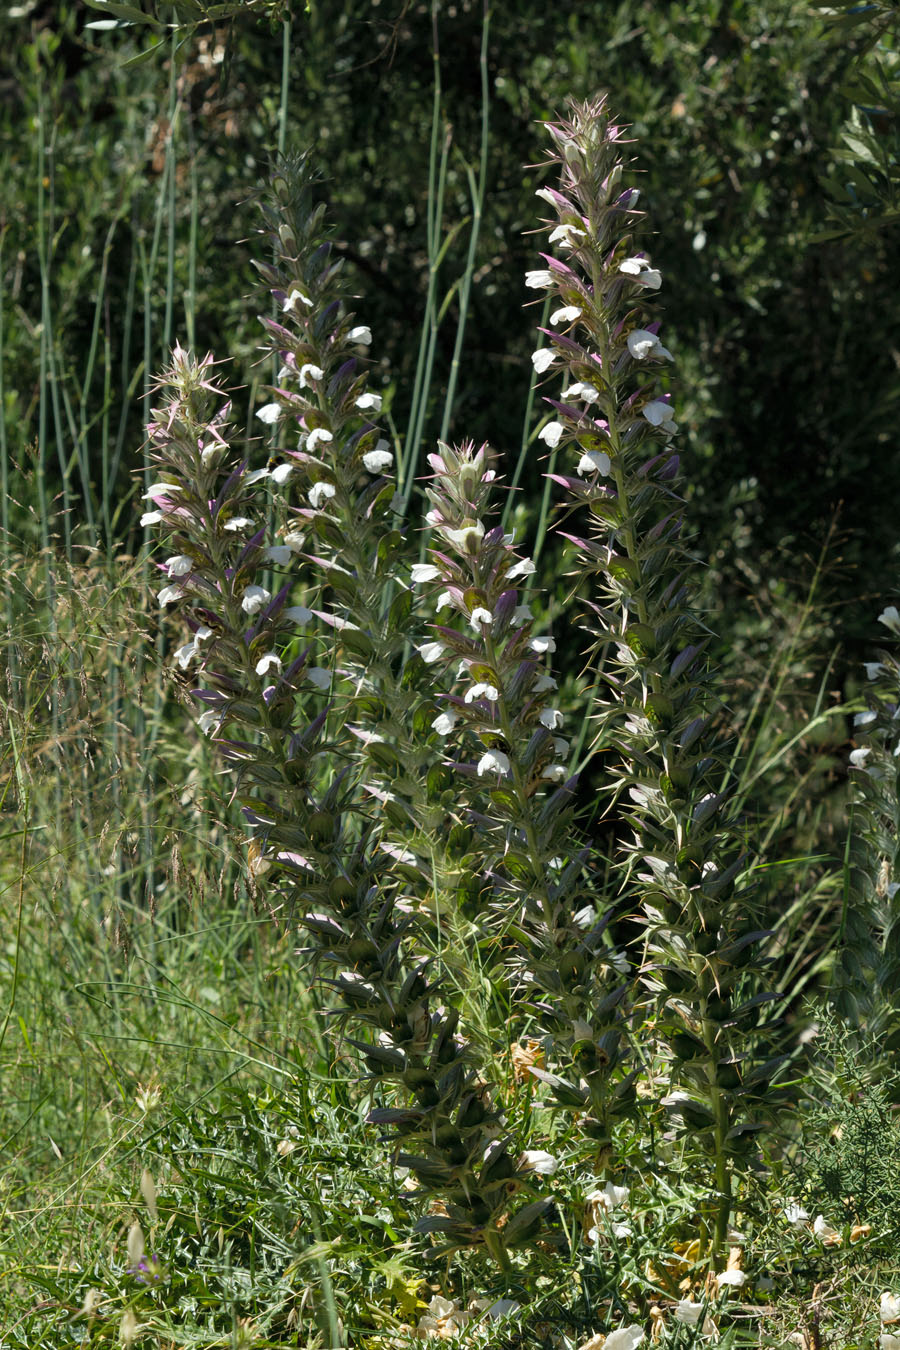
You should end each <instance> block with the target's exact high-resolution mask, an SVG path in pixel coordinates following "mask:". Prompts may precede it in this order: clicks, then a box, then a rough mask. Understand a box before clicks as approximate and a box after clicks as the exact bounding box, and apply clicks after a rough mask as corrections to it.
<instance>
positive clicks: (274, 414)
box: [256, 403, 281, 426]
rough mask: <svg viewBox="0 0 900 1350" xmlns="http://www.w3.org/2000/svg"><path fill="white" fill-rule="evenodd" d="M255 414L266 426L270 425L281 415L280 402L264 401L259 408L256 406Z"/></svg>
mask: <svg viewBox="0 0 900 1350" xmlns="http://www.w3.org/2000/svg"><path fill="white" fill-rule="evenodd" d="M256 415H257V417H258V418H259V420H260V421H261V422H265V424H266V426H271V425H272V424H273V423H274V422H277V421H278V419H279V417H280V416H281V404H280V403H264V404H263V406H262V407H261V408H257V410H256Z"/></svg>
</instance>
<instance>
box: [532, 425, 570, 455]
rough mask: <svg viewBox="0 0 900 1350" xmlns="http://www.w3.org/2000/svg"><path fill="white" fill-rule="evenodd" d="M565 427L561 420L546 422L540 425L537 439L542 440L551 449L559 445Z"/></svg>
mask: <svg viewBox="0 0 900 1350" xmlns="http://www.w3.org/2000/svg"><path fill="white" fill-rule="evenodd" d="M564 431H565V427H564V426H563V424H562V422H548V423H547V424H546V426H543V427H541V429H540V431H539V432H538V440H539V441H543V442H544V444H545V445H548V446H549V447H550V449H551V450H553V449H555V447H556V446H557V445H559V442H560V439H561V438H562V434H563V432H564Z"/></svg>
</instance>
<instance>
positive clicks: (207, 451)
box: [200, 441, 225, 469]
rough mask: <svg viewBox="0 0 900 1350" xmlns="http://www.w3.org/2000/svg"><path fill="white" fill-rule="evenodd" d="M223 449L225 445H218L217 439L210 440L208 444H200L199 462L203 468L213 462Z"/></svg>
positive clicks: (206, 467)
mask: <svg viewBox="0 0 900 1350" xmlns="http://www.w3.org/2000/svg"><path fill="white" fill-rule="evenodd" d="M224 451H225V446H224V445H220V444H219V442H218V441H210V443H209V445H201V447H200V463H201V464H202V465H203V467H204V469H208V468H209V466H210V465H211V464H214V463H215V462H216V460H218V458H219V456H220V455H221V454H223V453H224Z"/></svg>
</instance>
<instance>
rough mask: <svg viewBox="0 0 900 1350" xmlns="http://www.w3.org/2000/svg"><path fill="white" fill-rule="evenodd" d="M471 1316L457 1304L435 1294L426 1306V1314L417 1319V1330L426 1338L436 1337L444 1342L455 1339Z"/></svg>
mask: <svg viewBox="0 0 900 1350" xmlns="http://www.w3.org/2000/svg"><path fill="white" fill-rule="evenodd" d="M471 1316H472V1315H471V1313H468V1312H464V1311H463V1309H462V1308H460V1306H459V1304H458V1303H451V1302H450V1300H449V1299H448V1298H441V1296H440V1294H435V1296H434V1298H433V1299H432V1300H431V1302H430V1303H429V1305H428V1312H427V1313H426V1314H425V1316H424V1317H420V1318H419V1325H418V1330H419V1331H424V1332H425V1334H426V1335H427V1336H437V1337H439V1338H440V1339H441V1340H444V1341H446V1340H449V1339H450V1337H451V1336H453V1337H455V1336H456V1334H457V1332H459V1331H460V1330H461V1329H462V1328H463V1327H464V1326H465V1325H466V1323H467V1322H468V1321H470V1320H471Z"/></svg>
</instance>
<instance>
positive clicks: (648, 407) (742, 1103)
mask: <svg viewBox="0 0 900 1350" xmlns="http://www.w3.org/2000/svg"><path fill="white" fill-rule="evenodd" d="M547 131H548V133H549V135H550V138H551V140H552V141H553V143H554V154H553V158H552V161H551V162H552V164H553V166H554V167H555V168H556V169H557V170H558V172H559V185H558V187H555V186H554V187H552V188H547V189H541V190H540V193H539V195H540V196H541V198H542V200H543V201H545V202H547V203H548V204H549V205H550V206H551V208H552V219H551V220H550V222H549V224H550V226H551V227H552V231H553V233H554V234H556V236H557V239H559V235H558V229H559V227H560V226H568V227H572V228H571V229H570V230H569V232H568V234H567V236H566V247H565V250H564V253H565V256H564V258H559V257H556V256H554V255H552V254H543V255H542V260H543V263H544V274H545V275H548V276H549V281H548V282H547V283H546V285H547V289H549V290H550V291H551V293H552V297H551V302H552V304H553V305H554V307H556V308H555V315H556V317H557V319H563V318H566V319H568V317H569V316H572V317H571V320H570V324H571V326H570V327H569V328H568V330H567V332H566V333H565V334H563V333H561V332H559V331H557V330H556V328H555V327H551V329H550V330H548V331H547V332H545V333H543V334H542V338H541V340H542V342H543V343H545V344H546V346H547V347H548V348H550V349H551V350H552V351H553V352H554V353H555V355H554V359H553V363H552V367H550V369H552V372H553V375H554V377H558V376H559V375H561V376H562V378H563V388H562V392H561V393H558V394H553V395H551V396H550V397H549V398H548V399H547V402H548V404H549V406H550V408H551V410H552V412H553V420H552V421H551V422H550V423H549V424H548V425H547V426H546V427H545V428H544V431H543V433H542V436H543V439H544V440H545V441H546V443H547V444H548V445H551V446H558V447H559V449H560V451H561V453H562V455H563V468H562V471H561V472H559V473H554V474H553V475H552V477H553V479H554V481H555V482H556V483H557V484H559V485H560V486H561V487H562V488H564V489H565V491H566V493H567V494H568V497H569V498H570V500H571V501H572V502H574V503H583V504H584V505H585V506H586V507H587V508H588V511H589V521H590V525H589V527H588V528H587V530H586V531H585V532H584V533H583V535H582V536H581V537H575V536H572V535H569V536H567V537H568V538H569V539H570V540H571V542H572V543H573V544H574V546H575V549H576V551H577V558H578V565H579V568H580V570H581V572H582V573H583V574H585V575H586V576H589V577H592V578H594V579H595V582H596V584H597V585H598V587H599V592H600V594H599V598H598V599H597V600H596V601H594V602H592V603H591V605H590V614H589V622H590V629H591V632H592V634H593V638H592V645H591V653H590V659H591V661H592V663H593V664H594V666H595V668H597V673H598V675H600V676H601V678H603V679H605V681H606V685H607V688H608V690H609V701H608V704H607V707H606V709H605V712H604V717H603V727H604V729H603V730H602V731H601V740H602V741H604V742H605V743H606V744H607V745H608V746H611V747H615V748H616V749H617V750H618V753H619V768H618V770H617V771H616V774H615V778H616V783H615V786H616V792H617V794H618V795H619V797H620V799H621V800H623V801H625V802H626V803H627V804H628V805H627V807H626V822H627V824H628V826H630V828H631V830H632V831H633V838H632V841H631V842H630V843H629V844H628V846H627V850H626V855H625V858H624V859H623V861H622V863H621V865H620V879H621V888H622V890H621V895H622V903H623V907H624V906H627V907H628V908H629V909H631V910H632V911H633V912H634V911H636V912H637V914H638V915H639V916H640V923H641V925H642V929H643V933H642V937H643V943H644V951H645V952H646V955H647V958H648V961H647V963H646V965H645V967H644V970H643V972H642V974H643V979H644V981H645V982H646V983H647V984H648V985H649V987H650V988H651V989H653V990H655V991H656V995H657V1000H658V1005H659V1012H658V1020H657V1026H658V1029H659V1031H660V1032H661V1033H662V1037H663V1040H662V1048H663V1051H664V1053H666V1054H667V1055H668V1056H669V1057H670V1059H671V1064H672V1075H673V1077H674V1078H675V1080H676V1081H677V1082H679V1083H682V1084H684V1086H685V1088H686V1089H687V1091H680V1092H678V1093H675V1094H673V1095H672V1098H671V1101H672V1103H673V1106H674V1108H675V1111H676V1113H677V1114H678V1116H680V1118H681V1120H682V1121H683V1123H684V1125H685V1127H686V1128H687V1129H688V1130H689V1131H690V1132H691V1133H692V1134H694V1135H695V1136H696V1134H697V1133H701V1134H703V1135H704V1136H705V1137H707V1138H708V1139H709V1141H710V1145H711V1152H712V1154H713V1156H714V1158H715V1187H716V1200H715V1203H714V1209H715V1213H716V1217H715V1225H714V1229H715V1237H714V1241H713V1244H712V1251H713V1257H714V1259H715V1257H716V1254H717V1252H718V1251H720V1250H721V1249H722V1246H723V1244H724V1241H725V1235H726V1230H727V1225H728V1214H729V1210H730V1204H731V1176H732V1160H733V1158H734V1155H736V1154H738V1153H740V1152H742V1151H743V1150H744V1149H745V1148H746V1147H747V1145H748V1142H749V1141H750V1140H751V1139H752V1135H753V1133H754V1132H755V1131H756V1130H758V1129H759V1128H760V1127H761V1124H762V1120H761V1119H760V1115H761V1111H762V1107H763V1103H764V1102H765V1103H766V1105H767V1107H770V1106H771V1104H772V1102H773V1101H774V1092H773V1088H772V1082H773V1078H774V1076H775V1074H776V1072H777V1070H778V1067H779V1065H780V1063H781V1062H782V1061H780V1060H778V1059H777V1058H775V1057H773V1059H772V1060H771V1061H770V1062H765V1061H764V1060H761V1059H760V1058H759V1057H758V1056H756V1057H754V1056H752V1055H750V1054H749V1053H748V1051H747V1045H748V1042H749V1038H750V1032H751V1028H752V1027H753V1025H754V1024H755V1023H756V1021H757V1020H758V1018H759V1009H760V1004H761V1000H762V999H763V998H765V997H766V995H765V994H764V993H761V985H760V980H759V979H758V978H757V977H756V971H755V970H754V962H753V960H752V957H753V949H754V948H756V947H757V946H758V944H759V943H761V942H762V941H763V939H764V938H765V937H766V936H767V935H766V934H764V933H762V932H760V931H759V930H758V927H756V928H755V927H754V923H753V918H752V912H753V907H752V900H751V896H750V893H749V891H748V889H747V888H746V886H743V885H739V881H740V878H741V876H742V874H743V873H744V871H745V862H744V859H743V857H742V853H741V849H740V846H739V845H736V844H735V842H734V840H735V839H736V838H737V837H738V831H737V829H736V828H735V822H734V821H733V820H732V818H731V816H730V814H729V812H730V807H729V798H728V792H727V783H725V782H721V781H719V779H717V777H716V773H715V764H716V755H715V750H714V747H713V745H712V744H711V740H710V735H709V730H708V728H709V725H710V719H711V715H712V712H713V706H712V703H711V700H710V698H709V695H708V692H707V682H706V677H705V671H704V660H703V652H704V648H705V646H706V643H707V634H706V632H705V630H704V628H703V626H702V624H701V623H700V621H699V619H698V618H697V617H696V615H695V614H694V612H693V611H692V609H691V597H690V591H689V589H688V586H687V585H686V583H685V580H684V577H685V573H686V571H687V569H688V568H689V566H690V563H691V559H690V558H689V555H688V554H687V551H686V548H685V543H684V539H683V517H682V509H681V502H680V500H679V498H678V497H677V496H676V495H675V492H674V489H673V486H672V484H673V480H674V478H675V476H676V474H677V471H678V465H679V457H678V454H677V452H676V450H675V448H674V445H673V443H672V438H673V437H674V436H675V435H676V433H677V432H678V424H677V420H676V417H675V410H674V407H673V404H672V402H671V396H670V394H669V393H668V391H667V390H665V389H664V388H663V387H662V386H661V383H660V380H661V377H662V375H663V374H664V372H665V371H666V370H667V369H668V366H669V363H670V362H671V360H672V353H671V352H670V351H669V350H668V349H667V348H666V347H664V346H663V345H662V343H661V341H660V340H659V322H658V320H657V319H655V318H654V317H653V315H652V312H651V310H650V309H649V304H650V302H652V301H653V300H654V299H655V297H656V296H657V295H658V294H659V292H660V289H661V287H662V283H663V278H662V274H661V272H660V270H659V269H658V268H656V267H654V266H653V265H652V264H651V261H650V259H649V258H648V257H647V256H646V254H645V253H644V252H643V251H642V250H641V249H640V248H639V247H637V246H636V245H635V243H634V241H633V238H632V230H633V228H634V226H635V224H636V222H637V220H638V219H639V215H638V213H637V211H636V210H635V206H636V202H637V196H638V194H637V190H636V189H635V188H631V187H628V186H625V185H623V182H622V173H623V161H622V145H623V138H622V134H621V129H620V128H618V127H616V126H614V125H613V124H612V123H611V121H610V119H609V116H608V113H607V110H606V106H605V102H604V100H603V99H597V100H594V101H591V102H587V103H583V104H576V103H573V104H572V105H571V106H570V108H569V115H568V116H567V117H566V118H564V119H562V120H560V121H559V122H557V123H553V124H550V125H548V127H547ZM526 284H529V285H530V284H533V283H531V282H529V281H528V278H526ZM576 310H577V311H578V312H577V314H576V313H575V311H576ZM586 389H589V390H590V397H589V398H585V390H586ZM566 456H568V457H569V466H568V467H566V466H565V457H566ZM610 647H611V648H612V650H613V652H614V653H615V658H614V660H613V661H612V663H611V664H609V663H607V665H606V667H605V668H603V669H601V668H600V658H601V653H602V652H604V651H606V650H607V649H608V648H610ZM762 964H763V963H762V962H760V961H757V962H756V967H757V969H758V970H761V969H762ZM763 987H764V986H763ZM732 1028H734V1029H735V1030H734V1031H733V1030H732ZM738 1029H739V1030H738ZM772 1030H773V1028H769V1029H768V1031H767V1034H768V1035H771V1033H772ZM758 1043H759V1045H760V1049H761V1052H762V1048H763V1047H764V1045H765V1039H764V1037H760V1039H759V1042H758Z"/></svg>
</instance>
